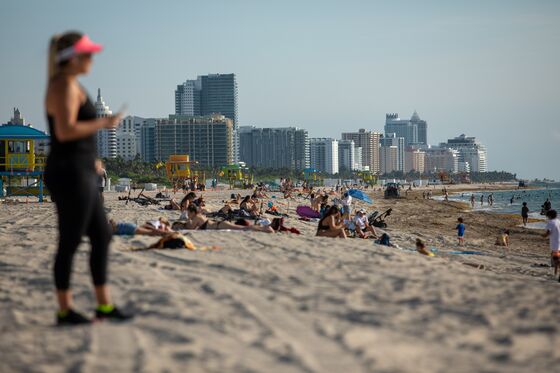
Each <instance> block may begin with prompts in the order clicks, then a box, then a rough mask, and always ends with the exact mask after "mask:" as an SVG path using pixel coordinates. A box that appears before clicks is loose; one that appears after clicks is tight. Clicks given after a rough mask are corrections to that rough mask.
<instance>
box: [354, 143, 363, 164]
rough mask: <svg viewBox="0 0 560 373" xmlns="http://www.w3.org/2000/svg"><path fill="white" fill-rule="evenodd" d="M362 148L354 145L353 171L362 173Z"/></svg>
mask: <svg viewBox="0 0 560 373" xmlns="http://www.w3.org/2000/svg"><path fill="white" fill-rule="evenodd" d="M362 153H363V152H362V147H361V146H356V144H354V170H356V171H363V170H364V167H363V162H362Z"/></svg>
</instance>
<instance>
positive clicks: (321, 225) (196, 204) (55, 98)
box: [44, 32, 560, 325]
mask: <svg viewBox="0 0 560 373" xmlns="http://www.w3.org/2000/svg"><path fill="white" fill-rule="evenodd" d="M101 50H102V46H101V45H100V44H97V43H94V42H93V41H92V40H91V39H90V38H89V37H88V36H87V35H85V34H82V33H79V32H67V33H64V34H61V35H55V36H53V37H52V38H51V41H50V46H49V59H48V67H49V69H48V86H47V92H46V97H45V102H44V104H45V112H46V116H47V120H48V126H49V132H50V137H51V143H50V152H49V155H48V159H47V165H46V168H45V182H46V184H47V187H48V189H49V192H50V193H51V196H52V200H53V201H54V202H55V205H56V212H57V217H58V233H59V240H58V248H57V252H56V256H55V262H54V267H53V274H54V282H55V287H56V299H57V301H58V311H57V313H56V322H57V324H59V325H79V324H86V323H90V322H91V321H92V319H91V318H89V317H88V316H86V315H84V314H83V313H81V312H78V311H77V310H76V309H75V307H74V304H73V299H72V293H71V290H70V288H71V287H70V277H71V272H72V263H73V257H74V255H75V253H76V250H77V248H78V245H79V244H80V242H81V240H82V237H83V236H84V235H87V236H89V239H90V243H91V254H90V257H89V261H90V270H91V276H92V282H93V286H94V293H95V298H96V303H97V306H96V307H95V310H94V315H95V316H94V318H95V319H97V320H113V321H126V320H129V319H131V318H132V315H130V314H128V313H125V312H123V311H121V310H120V309H119V308H118V307H117V306H116V305H115V303H114V302H113V301H112V298H111V296H110V291H109V287H108V285H107V277H108V276H107V267H108V253H109V243H110V241H111V237H112V235H113V234H116V235H133V234H145V235H152V236H163V237H172V238H173V239H176V237H177V236H174V235H175V233H176V232H175V231H177V230H181V229H194V230H219V229H229V230H251V231H259V232H267V233H272V232H275V231H284V230H288V231H291V232H294V233H298V232H297V230H294V229H289V228H286V227H284V226H283V216H282V214H281V213H280V212H279V211H278V209H275V208H274V207H275V206H274V204H271V205H267V209H266V211H264V213H268V214H271V215H273V216H275V218H274V221H273V222H270V221H268V220H269V219H266V218H265V217H264V213H263V209H264V201H263V198H267V195H266V190H265V188H264V187H262V186H261V187H258V188H257V189H256V190H255V191H254V193H253V194H252V195H247V196H245V197H241V196H240V195H239V194H237V195H232V196H231V197H232V198H231V199H230V200H229V201H225V203H224V206H223V207H222V208H221V209H220V210H219V211H217V212H209V211H207V210H206V208H205V201H204V198H203V197H202V196H199V197H198V196H196V194H195V190H203V189H204V186H203V185H202V184H201V185H193V184H191V185H188V186H186V185H184V187H185V192H186V191H187V188H188V189H190V192H188V193H187V194H186V195H185V196H184V197H183V198H182V199H181V200H180V201H175V200H173V199H171V200H170V201H169V205H168V209H169V210H176V211H179V212H180V218H179V220H178V221H176V222H173V223H171V222H170V221H169V220H168V219H166V218H163V217H162V218H159V219H154V220H149V221H146V222H145V223H144V224H141V225H139V226H138V225H136V224H133V223H127V222H116V221H114V220H111V221H109V220H108V219H107V216H106V212H105V210H104V207H103V200H102V193H100V191H101V190H100V189H101V188H102V187H104V182H105V181H106V174H105V175H104V180H103V181H101V180H100V179H99V175H100V167H102V166H101V165H100V164H98V165H97V166H96V146H95V137H96V134H97V132H98V131H100V130H103V129H114V128H116V127H117V126H118V124H119V123H120V122H121V119H122V116H123V113H116V114H115V115H109V116H105V117H101V118H99V117H97V115H96V110H95V106H94V105H93V103H92V100H91V99H90V97H89V95H88V94H87V92H86V91H85V90H84V89H83V87H82V86H81V85H80V84H79V82H78V77H79V76H80V75H83V74H87V73H88V72H89V71H90V70H91V66H92V61H93V59H92V56H93V54H95V53H98V52H100V51H101ZM366 188H367V185H366ZM76 190H79V191H80V193H76V192H75V191H76ZM281 192H282V194H283V196H284V198H286V199H293V198H294V193H295V188H294V184H293V182H292V181H291V180H290V179H283V180H282V182H281ZM304 193H307V196H308V198H309V200H310V204H311V207H312V209H314V210H316V211H317V212H318V213H319V216H320V218H319V220H318V224H317V232H316V235H317V236H323V237H340V238H346V237H348V236H349V235H354V236H356V237H360V238H375V239H378V242H379V243H380V244H384V245H387V246H390V245H391V243H390V240H389V236H388V235H387V234H386V233H384V234H382V235H381V237H379V235H378V233H377V231H376V229H375V228H374V227H373V226H372V225H371V224H370V222H369V219H368V217H367V213H366V211H365V210H363V209H358V210H357V211H356V212H355V215H354V216H353V217H351V215H352V211H353V210H352V197H351V196H350V194H349V193H348V191H347V190H345V188H343V187H341V186H338V185H337V187H336V189H335V190H331V191H325V190H323V191H314V190H313V187H312V186H311V185H308V184H305V185H304V186H303V193H302V194H300V196H301V195H303V194H304ZM423 196H424V198H428V199H430V198H431V192H429V193H428V194H424V195H423ZM446 196H447V195H446ZM481 203H483V200H481ZM524 207H526V206H525V205H524ZM548 207H550V206H548ZM543 210H546V211H545V213H546V216H547V217H548V219H549V220H548V223H547V226H546V234H545V236H546V237H549V238H550V248H551V252H552V254H551V257H552V262H553V264H554V265H555V268H556V270H557V269H558V262H559V251H560V221H559V220H558V218H557V214H556V211H555V210H552V209H551V208H547V209H545V208H544V207H543ZM525 216H528V210H525V213H524V219H526V218H525ZM216 218H217V219H216ZM524 223H526V220H524ZM456 228H457V232H458V238H459V243H460V244H464V234H465V225H464V222H463V220H462V219H460V220H459V221H458V225H457V227H456ZM502 238H503V239H501V242H502V243H504V244H505V245H506V246H507V245H508V242H509V240H508V238H507V232H504V236H502ZM179 241H181V240H179ZM183 241H184V240H183ZM416 247H417V250H418V251H419V252H421V253H424V254H426V255H428V254H429V252H428V251H427V250H426V246H425V244H424V243H423V242H422V241H421V240H418V241H417V242H416Z"/></svg>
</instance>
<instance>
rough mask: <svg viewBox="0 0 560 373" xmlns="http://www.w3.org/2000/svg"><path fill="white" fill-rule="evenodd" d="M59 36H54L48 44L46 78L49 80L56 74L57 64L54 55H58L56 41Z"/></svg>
mask: <svg viewBox="0 0 560 373" xmlns="http://www.w3.org/2000/svg"><path fill="white" fill-rule="evenodd" d="M59 40H60V34H56V35H54V36H53V37H52V38H51V42H50V44H49V59H48V77H49V80H51V79H52V77H53V76H55V74H56V73H57V72H58V64H57V62H56V54H57V53H58V41H59Z"/></svg>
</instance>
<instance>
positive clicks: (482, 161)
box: [440, 134, 488, 172]
mask: <svg viewBox="0 0 560 373" xmlns="http://www.w3.org/2000/svg"><path fill="white" fill-rule="evenodd" d="M440 146H442V147H447V148H450V149H455V150H457V151H458V152H459V162H460V164H461V171H463V172H487V171H488V166H487V163H486V162H487V159H486V147H485V146H484V145H482V144H481V143H480V142H478V141H477V140H476V138H475V137H467V136H465V135H464V134H462V135H460V136H457V137H455V138H453V139H449V140H447V143H442V144H440Z"/></svg>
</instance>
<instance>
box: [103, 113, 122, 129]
mask: <svg viewBox="0 0 560 373" xmlns="http://www.w3.org/2000/svg"><path fill="white" fill-rule="evenodd" d="M121 120H122V114H121V113H117V114H115V115H111V116H108V117H106V118H105V123H104V126H103V127H104V128H117V127H118V126H119V124H120V123H121Z"/></svg>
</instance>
